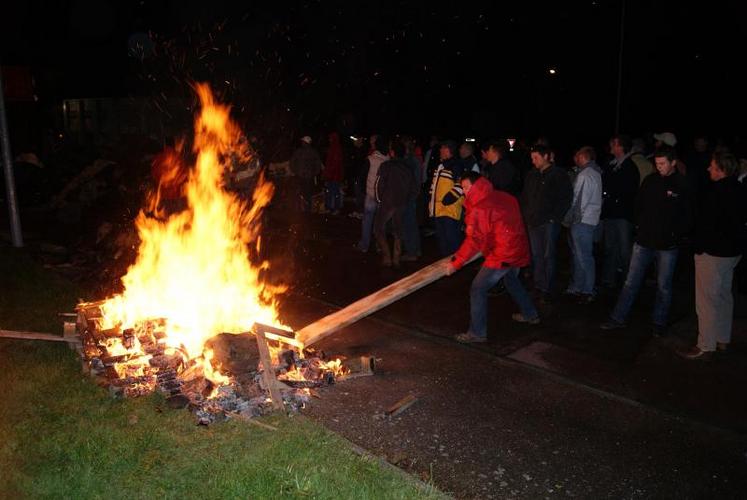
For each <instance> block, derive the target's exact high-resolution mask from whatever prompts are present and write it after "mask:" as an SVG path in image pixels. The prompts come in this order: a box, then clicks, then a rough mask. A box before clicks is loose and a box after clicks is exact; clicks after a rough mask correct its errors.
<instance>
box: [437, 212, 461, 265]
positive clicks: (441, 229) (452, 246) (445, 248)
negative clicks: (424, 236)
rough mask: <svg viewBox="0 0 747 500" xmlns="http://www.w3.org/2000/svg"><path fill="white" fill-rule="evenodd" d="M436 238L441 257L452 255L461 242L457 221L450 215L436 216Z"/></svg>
mask: <svg viewBox="0 0 747 500" xmlns="http://www.w3.org/2000/svg"><path fill="white" fill-rule="evenodd" d="M434 221H435V224H436V238H437V239H438V249H439V251H440V252H441V257H446V256H447V255H452V254H453V253H454V252H456V251H457V250H459V245H461V244H462V232H461V231H460V230H459V221H458V220H455V219H452V218H451V217H445V216H444V217H436V218H435V219H434Z"/></svg>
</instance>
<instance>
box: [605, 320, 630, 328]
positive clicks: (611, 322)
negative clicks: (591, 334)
mask: <svg viewBox="0 0 747 500" xmlns="http://www.w3.org/2000/svg"><path fill="white" fill-rule="evenodd" d="M626 326H628V325H626V324H625V323H620V322H617V321H615V320H614V319H611V320H609V321H605V322H604V323H602V324H601V325H599V328H601V329H602V330H619V329H620V328H625V327H626Z"/></svg>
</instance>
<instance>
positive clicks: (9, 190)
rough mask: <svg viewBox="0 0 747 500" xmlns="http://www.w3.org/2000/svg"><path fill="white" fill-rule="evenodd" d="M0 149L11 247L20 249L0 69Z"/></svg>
mask: <svg viewBox="0 0 747 500" xmlns="http://www.w3.org/2000/svg"><path fill="white" fill-rule="evenodd" d="M0 149H2V152H3V166H4V167H5V168H4V170H5V192H6V194H7V197H8V213H9V215H10V238H11V241H12V242H13V246H14V247H16V248H20V247H22V246H23V236H22V235H21V218H20V217H19V215H18V200H17V199H16V181H15V179H14V178H13V155H11V154H10V135H9V134H8V120H7V118H6V116H5V96H4V94H3V73H2V69H0Z"/></svg>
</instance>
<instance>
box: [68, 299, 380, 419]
mask: <svg viewBox="0 0 747 500" xmlns="http://www.w3.org/2000/svg"><path fill="white" fill-rule="evenodd" d="M102 304H103V302H90V303H82V304H80V305H79V306H78V308H77V316H76V321H75V323H74V329H75V332H76V333H77V336H78V337H79V339H80V345H79V348H78V350H79V352H80V354H81V358H82V365H83V370H84V371H85V372H86V373H88V374H89V375H91V377H93V378H94V380H95V381H96V382H97V383H98V384H99V385H101V386H102V387H106V388H108V389H109V392H110V393H111V394H112V395H113V396H116V397H138V396H143V395H147V394H151V393H153V392H155V391H158V392H160V393H162V394H164V395H165V396H166V397H167V398H168V401H169V403H170V404H171V405H172V406H175V407H185V406H186V407H189V408H190V409H192V411H193V412H194V413H195V415H196V416H197V418H198V422H200V423H205V424H207V423H211V422H213V421H215V420H216V419H218V418H221V417H222V416H225V415H232V414H240V415H241V416H243V417H252V416H258V415H261V414H264V413H267V412H268V411H272V410H273V409H275V410H281V409H284V408H288V409H291V410H294V409H298V408H300V407H302V406H304V405H305V404H306V403H308V402H309V400H310V397H311V392H310V389H313V388H317V387H320V386H322V385H330V384H333V383H335V382H336V381H339V380H342V379H344V378H352V377H355V376H360V375H365V374H373V368H374V366H375V361H374V360H373V358H370V357H362V358H355V359H352V360H350V361H349V362H348V361H347V360H346V361H345V362H343V361H340V360H338V361H337V362H330V361H327V360H325V359H324V355H323V353H314V352H307V353H306V355H303V354H302V352H301V350H300V348H299V347H300V345H301V344H300V343H299V342H298V341H297V340H296V338H295V333H294V332H292V331H289V330H284V329H280V328H276V327H272V326H268V325H262V324H255V326H254V328H253V331H252V332H246V333H244V334H224V335H222V336H217V337H215V338H214V342H211V343H210V344H209V345H207V346H206V350H205V353H204V354H203V356H202V357H198V358H190V357H189V355H188V354H187V352H186V351H185V350H183V349H179V348H178V347H173V346H168V345H167V343H166V341H165V340H166V326H167V325H166V320H165V319H161V318H158V319H153V320H148V321H144V322H141V323H139V324H137V325H135V327H133V328H128V329H121V328H116V327H115V328H108V329H107V328H103V327H102V313H101V305H102ZM72 328H73V325H72V324H71V322H68V323H67V324H66V326H65V330H66V331H70V330H71V329H72ZM242 338H243V340H240V341H239V340H238V339H242ZM226 339H228V340H226ZM255 340H256V341H255ZM226 342H228V343H229V344H230V343H231V342H233V343H234V344H237V343H238V344H240V345H239V347H238V348H237V347H235V345H234V346H228V347H226V345H225V344H226ZM239 351H240V356H234V354H237V353H238V352H239ZM216 353H217V354H218V356H217V357H216V358H214V356H216ZM236 357H240V359H241V366H239V367H237V366H235V364H232V363H231V361H232V359H233V358H236ZM346 365H349V366H346ZM265 367H270V369H265ZM219 368H220V371H219ZM351 369H352V370H351Z"/></svg>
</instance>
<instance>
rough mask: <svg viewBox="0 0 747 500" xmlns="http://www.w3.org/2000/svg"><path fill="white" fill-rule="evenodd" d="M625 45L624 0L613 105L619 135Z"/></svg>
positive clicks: (616, 129)
mask: <svg viewBox="0 0 747 500" xmlns="http://www.w3.org/2000/svg"><path fill="white" fill-rule="evenodd" d="M624 45H625V0H622V7H621V9H620V51H619V52H618V54H617V102H616V103H615V134H619V133H620V101H621V98H622V73H623V47H624Z"/></svg>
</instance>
